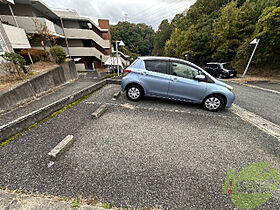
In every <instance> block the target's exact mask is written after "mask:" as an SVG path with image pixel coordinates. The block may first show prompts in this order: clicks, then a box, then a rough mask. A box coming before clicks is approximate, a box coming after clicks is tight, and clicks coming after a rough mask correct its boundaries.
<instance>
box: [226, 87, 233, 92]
mask: <svg viewBox="0 0 280 210" xmlns="http://www.w3.org/2000/svg"><path fill="white" fill-rule="evenodd" d="M226 87H227V89H229V90H230V91H231V92H233V91H234V88H233V87H232V86H230V85H227V86H226Z"/></svg>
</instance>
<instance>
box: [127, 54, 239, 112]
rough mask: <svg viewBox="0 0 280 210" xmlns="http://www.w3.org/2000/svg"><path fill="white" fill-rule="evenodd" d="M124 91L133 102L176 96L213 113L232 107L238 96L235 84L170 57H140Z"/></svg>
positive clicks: (130, 68)
mask: <svg viewBox="0 0 280 210" xmlns="http://www.w3.org/2000/svg"><path fill="white" fill-rule="evenodd" d="M122 91H126V96H127V98H128V99H129V100H132V101H139V100H141V99H142V98H143V97H144V96H149V97H158V98H166V99H174V100H180V101H186V102H191V103H197V104H201V105H202V106H203V108H204V109H206V110H209V111H213V112H214V111H219V110H221V109H223V108H229V107H231V106H232V103H233V101H234V99H235V95H234V93H233V87H231V86H229V85H227V84H225V83H223V82H221V81H219V80H217V79H215V78H214V77H212V76H211V75H210V74H208V73H207V72H206V71H204V70H203V69H202V68H200V67H198V66H196V65H195V64H193V63H190V62H188V61H185V60H181V59H176V58H167V57H140V58H138V59H137V60H136V61H135V62H134V63H133V64H132V65H131V66H129V67H128V68H127V69H126V70H125V76H124V77H123V79H122Z"/></svg>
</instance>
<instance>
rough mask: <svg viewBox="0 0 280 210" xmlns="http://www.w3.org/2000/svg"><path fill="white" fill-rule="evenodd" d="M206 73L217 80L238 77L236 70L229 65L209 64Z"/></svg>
mask: <svg viewBox="0 0 280 210" xmlns="http://www.w3.org/2000/svg"><path fill="white" fill-rule="evenodd" d="M205 71H207V72H208V73H209V74H211V75H212V76H213V77H217V78H233V77H236V75H237V72H236V70H235V69H234V68H233V67H232V66H231V65H230V64H229V63H207V64H206V67H205Z"/></svg>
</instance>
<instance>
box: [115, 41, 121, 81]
mask: <svg viewBox="0 0 280 210" xmlns="http://www.w3.org/2000/svg"><path fill="white" fill-rule="evenodd" d="M118 43H119V41H116V54H117V56H116V57H117V69H118V76H120V67H119V50H118Z"/></svg>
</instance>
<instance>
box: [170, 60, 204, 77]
mask: <svg viewBox="0 0 280 210" xmlns="http://www.w3.org/2000/svg"><path fill="white" fill-rule="evenodd" d="M172 66H173V75H174V76H178V77H183V78H187V79H194V78H195V77H196V76H197V75H203V72H201V71H199V70H198V69H196V68H194V67H192V66H190V65H187V64H182V63H176V62H173V63H172Z"/></svg>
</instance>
